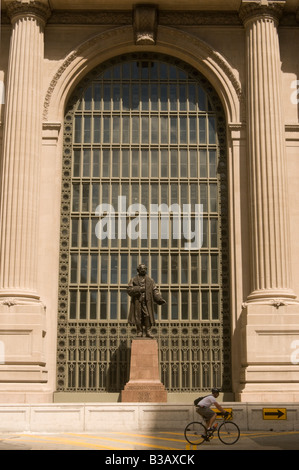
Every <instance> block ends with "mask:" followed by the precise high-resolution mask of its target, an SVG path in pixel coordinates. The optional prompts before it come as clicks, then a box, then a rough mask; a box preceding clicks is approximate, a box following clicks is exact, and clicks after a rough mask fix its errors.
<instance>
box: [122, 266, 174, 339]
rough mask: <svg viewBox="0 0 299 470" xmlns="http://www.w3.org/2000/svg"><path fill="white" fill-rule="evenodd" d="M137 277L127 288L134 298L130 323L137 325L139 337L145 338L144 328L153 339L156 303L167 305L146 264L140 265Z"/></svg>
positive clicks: (146, 333)
mask: <svg viewBox="0 0 299 470" xmlns="http://www.w3.org/2000/svg"><path fill="white" fill-rule="evenodd" d="M137 272H138V274H137V276H135V277H133V278H132V279H131V280H130V282H129V284H128V288H127V292H128V294H129V296H130V297H132V300H131V305H130V312H129V318H128V322H129V323H130V324H131V325H135V326H136V329H137V336H138V337H141V336H143V328H145V335H146V336H147V337H148V338H153V335H152V332H151V327H152V325H154V324H155V317H154V302H156V303H157V304H158V305H163V304H165V303H166V300H164V299H163V298H162V296H161V294H160V292H159V289H158V286H156V284H155V281H154V280H153V279H151V278H150V277H149V276H148V275H147V274H146V273H147V267H146V266H145V264H140V265H139V266H138V268H137Z"/></svg>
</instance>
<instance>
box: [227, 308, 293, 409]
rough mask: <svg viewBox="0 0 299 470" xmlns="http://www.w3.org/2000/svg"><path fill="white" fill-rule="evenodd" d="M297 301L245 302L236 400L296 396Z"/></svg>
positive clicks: (288, 399)
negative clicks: (239, 376)
mask: <svg viewBox="0 0 299 470" xmlns="http://www.w3.org/2000/svg"><path fill="white" fill-rule="evenodd" d="M298 337H299V304H298V303H287V302H286V301H284V302H279V303H277V304H275V303H269V302H268V303H267V302H265V303H263V302H261V303H255V302H252V303H246V306H245V308H244V309H243V312H242V315H241V344H242V354H241V374H240V375H241V378H240V385H239V389H238V390H237V391H236V399H237V400H240V401H242V402H244V401H263V402H271V401H272V402H273V401H276V400H279V401H289V402H293V401H296V400H297V399H298V397H299V340H298Z"/></svg>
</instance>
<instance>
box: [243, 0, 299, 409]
mask: <svg viewBox="0 0 299 470" xmlns="http://www.w3.org/2000/svg"><path fill="white" fill-rule="evenodd" d="M284 4H285V1H275V2H274V1H273V2H272V1H268V0H260V1H248V0H243V2H242V6H241V10H240V16H241V18H242V20H243V23H244V27H245V34H246V64H247V83H246V87H247V157H248V158H247V160H248V180H249V201H250V241H251V260H252V261H251V276H252V277H251V293H250V295H249V296H248V298H247V301H246V302H245V303H244V305H243V311H242V314H241V317H240V326H241V328H240V334H239V341H240V345H241V368H240V369H241V370H240V382H239V385H238V387H237V390H236V399H239V400H240V401H262V402H264V403H267V402H271V401H272V402H276V401H277V400H280V401H289V402H292V401H296V400H298V398H299V383H298V373H299V367H298V365H296V364H294V363H292V361H291V353H292V344H293V342H294V341H295V340H296V338H297V337H298V310H299V306H298V302H297V300H295V297H296V296H295V294H294V292H293V291H292V289H291V279H290V277H291V276H290V270H291V268H290V264H291V263H290V253H289V219H288V197H287V183H286V170H285V161H286V153H285V138H284V119H283V112H282V103H281V100H282V90H281V70H280V52H279V42H278V30H277V25H278V20H279V17H280V15H281V13H282V10H283V7H284ZM243 269H246V268H244V267H243ZM248 270H249V267H248Z"/></svg>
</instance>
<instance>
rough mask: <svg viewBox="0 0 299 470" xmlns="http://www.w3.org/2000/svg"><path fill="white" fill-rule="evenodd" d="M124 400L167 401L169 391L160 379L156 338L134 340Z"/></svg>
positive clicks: (122, 399)
mask: <svg viewBox="0 0 299 470" xmlns="http://www.w3.org/2000/svg"><path fill="white" fill-rule="evenodd" d="M121 401H122V402H130V403H132V402H144V403H160V402H162V403H165V402H167V391H166V390H165V387H164V385H163V384H162V383H161V381H160V375H159V360H158V343H157V341H156V340H155V339H150V338H136V339H134V340H133V341H132V346H131V362H130V379H129V382H128V383H127V384H126V385H125V388H124V390H123V391H122V393H121Z"/></svg>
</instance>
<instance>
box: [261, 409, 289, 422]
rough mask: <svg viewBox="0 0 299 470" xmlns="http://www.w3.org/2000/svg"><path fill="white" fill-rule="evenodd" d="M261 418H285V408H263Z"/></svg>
mask: <svg viewBox="0 0 299 470" xmlns="http://www.w3.org/2000/svg"><path fill="white" fill-rule="evenodd" d="M263 419H280V420H282V419H287V410H286V408H263Z"/></svg>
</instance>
